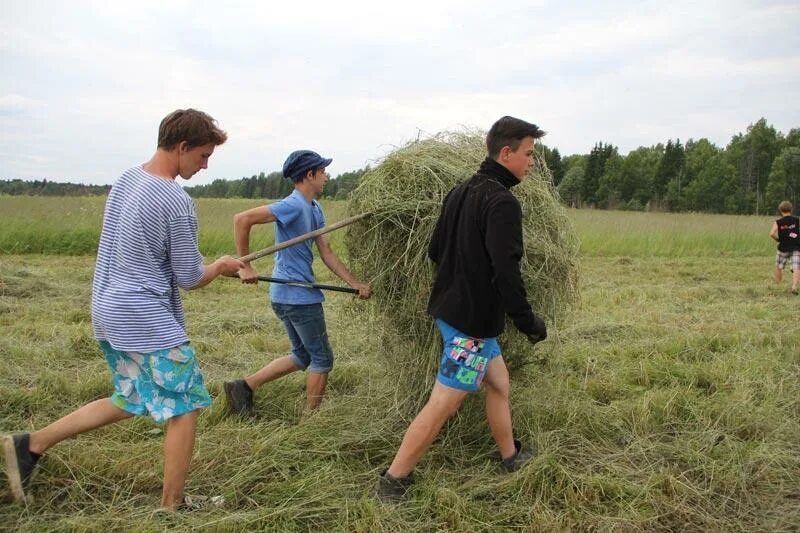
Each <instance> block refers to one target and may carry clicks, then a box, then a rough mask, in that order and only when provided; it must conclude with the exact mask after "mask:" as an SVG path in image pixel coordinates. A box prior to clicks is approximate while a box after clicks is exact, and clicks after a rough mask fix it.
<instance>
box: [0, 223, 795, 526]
mask: <svg viewBox="0 0 800 533" xmlns="http://www.w3.org/2000/svg"><path fill="white" fill-rule="evenodd" d="M578 228H579V232H580V224H578ZM699 255H700V256H691V257H686V258H646V257H637V256H635V254H634V255H633V256H624V257H622V256H618V257H587V258H584V260H583V262H582V265H581V271H582V273H583V279H584V282H583V284H582V308H581V309H579V310H577V311H575V312H573V313H572V314H571V316H570V319H569V320H568V321H566V322H565V323H564V324H562V325H561V326H560V328H559V329H558V331H554V332H553V334H552V337H551V339H549V340H548V341H547V342H546V343H543V344H541V345H537V348H536V350H537V353H539V354H540V355H541V356H542V358H543V359H542V361H541V362H540V363H539V364H538V365H530V366H528V367H526V372H524V375H522V376H520V377H519V378H518V379H515V380H513V381H512V410H513V415H514V421H515V431H516V434H517V436H518V437H521V438H523V439H524V440H526V441H528V442H531V443H532V444H535V445H536V446H537V447H538V449H539V452H540V455H539V457H538V458H537V459H536V460H535V461H534V462H533V463H532V464H531V465H530V466H528V467H527V468H525V469H524V470H523V471H521V472H519V473H517V474H514V475H510V476H508V475H501V474H499V473H498V471H497V468H496V466H497V463H496V460H495V453H496V452H495V448H494V446H493V443H492V439H491V436H490V433H489V431H488V428H486V426H485V423H484V420H483V418H484V415H483V400H482V398H481V397H480V396H474V397H470V398H468V400H467V402H466V403H465V405H464V406H463V408H462V409H461V411H460V413H459V414H458V415H457V417H456V418H455V419H454V420H452V421H451V422H450V423H448V425H447V426H446V427H445V429H444V430H443V431H442V434H441V435H440V438H439V440H438V441H437V442H436V443H435V444H434V446H433V447H432V448H431V450H430V452H429V453H428V454H427V456H426V457H425V458H424V459H423V461H422V463H421V464H420V466H419V468H418V476H419V480H420V481H419V483H418V484H417V486H416V487H415V488H414V489H413V491H412V493H411V494H410V497H409V499H408V501H407V502H405V503H403V504H400V505H398V506H394V507H391V506H384V505H382V504H380V503H378V502H377V501H376V500H375V499H374V498H373V497H372V495H371V493H372V488H373V485H374V482H375V479H376V475H377V473H378V471H379V470H380V469H381V468H384V467H385V466H386V465H387V464H388V463H389V461H390V460H391V458H392V456H393V455H394V453H395V451H396V450H397V447H398V445H399V443H400V440H401V439H402V436H403V432H404V430H405V428H406V427H407V424H408V423H409V421H410V420H409V417H408V415H407V414H406V413H404V412H403V411H402V410H401V409H399V407H398V405H397V403H396V398H395V395H394V392H395V391H396V390H397V389H398V388H399V387H401V386H402V384H398V383H397V382H396V379H395V373H394V371H393V369H392V367H391V365H388V364H387V363H386V354H387V353H388V354H391V353H393V352H394V351H396V350H402V349H403V345H402V344H399V343H398V344H393V343H388V344H382V343H381V341H380V340H379V339H383V338H384V336H383V334H381V333H380V331H381V330H382V329H383V328H386V327H387V326H386V325H385V324H382V323H381V322H380V321H378V320H377V319H375V318H374V317H371V316H369V315H363V314H361V313H359V304H357V303H356V304H355V305H351V303H352V300H351V299H350V298H349V297H347V296H344V295H329V297H328V301H327V303H326V316H327V319H328V327H329V333H330V335H331V343H332V345H333V348H334V351H335V353H336V368H335V370H334V372H333V373H332V375H331V381H330V386H329V393H328V395H327V396H326V399H325V401H324V403H323V406H322V408H321V409H320V410H319V411H318V412H317V413H315V414H313V415H310V416H308V415H306V414H304V412H303V403H304V399H303V376H302V375H299V374H296V375H292V376H289V377H287V378H284V379H283V380H281V381H279V382H276V383H274V384H269V385H267V386H265V387H264V388H262V389H260V390H259V391H258V392H257V394H256V409H257V413H258V414H257V416H256V417H255V418H254V419H250V420H240V419H233V418H228V417H227V416H225V413H224V410H223V405H222V404H223V402H222V399H221V398H220V397H219V394H220V392H221V383H222V381H223V380H225V379H230V378H232V377H238V376H241V375H242V374H244V373H246V372H251V371H253V370H255V369H257V368H259V367H260V366H262V365H263V364H264V363H265V362H266V361H268V360H270V359H273V358H275V357H278V356H280V355H283V354H285V353H286V350H287V348H288V344H287V342H286V339H285V335H284V333H283V331H282V327H281V325H280V323H279V322H278V320H277V319H276V318H275V317H274V316H273V315H272V312H271V311H270V310H269V308H268V305H267V294H266V287H265V286H264V285H259V286H258V287H250V286H243V285H241V284H239V283H236V282H235V281H233V280H218V281H216V282H215V283H214V284H212V285H211V286H209V287H207V288H205V289H202V290H199V291H194V292H189V293H186V294H185V303H186V309H187V317H188V324H189V333H190V336H191V338H192V339H193V342H194V344H195V346H196V348H197V350H198V354H199V357H200V359H201V361H202V365H203V368H204V373H205V375H206V379H207V382H208V384H209V387H210V389H211V391H212V395H213V396H215V397H216V400H215V403H214V405H213V406H212V407H211V408H209V409H207V410H206V411H204V412H203V414H202V415H201V417H200V422H199V430H198V441H197V446H196V453H195V457H194V460H193V463H192V472H191V474H190V478H189V482H188V486H187V490H188V491H189V492H190V493H198V494H207V495H217V494H220V495H224V496H225V497H226V503H225V506H224V507H223V508H220V509H209V510H205V511H201V512H198V513H191V514H185V515H179V516H174V517H164V516H157V515H153V514H152V509H153V508H154V507H155V506H156V505H157V504H158V500H159V495H160V487H161V476H162V466H161V453H162V444H163V434H162V432H161V431H160V430H159V426H156V425H155V424H153V423H152V422H150V421H148V420H147V419H137V420H131V421H128V422H125V423H121V424H117V425H115V426H112V427H108V428H104V429H101V430H98V431H94V432H91V433H87V434H85V435H82V436H80V437H78V438H77V439H73V440H69V441H66V442H63V443H61V444H59V445H58V446H56V447H55V448H53V449H52V450H51V451H50V452H49V453H48V454H47V456H46V457H45V458H44V459H43V462H42V468H41V470H40V471H39V472H38V473H37V474H36V476H35V477H34V479H33V487H32V488H33V494H34V497H35V499H36V501H35V503H34V504H33V505H32V506H30V507H27V508H24V507H19V506H16V505H5V504H3V505H0V524H3V527H4V528H7V529H11V530H23V531H25V530H37V531H38V530H63V529H78V530H108V529H135V530H145V531H148V530H152V531H155V530H163V529H165V528H177V529H189V528H199V527H206V528H212V529H219V530H231V529H232V530H244V529H258V530H263V529H267V530H279V529H280V530H309V529H314V530H342V531H373V530H390V531H395V530H398V531H399V530H405V531H411V530H413V531H416V530H498V529H525V530H541V531H552V530H563V529H579V530H588V529H599V530H608V529H621V530H626V531H640V530H641V531H643V530H694V531H707V530H718V531H719V530H724V531H754V530H759V531H788V530H796V529H798V527H800V514H799V513H800V511H799V510H798V509H799V507H798V505H797V501H798V497H800V494H799V493H798V479H800V444H798V443H800V422H798V420H800V417H799V416H798V415H799V414H800V403H799V400H798V399H799V398H800V395H799V394H798V392H800V390H798V383H800V339H799V338H798V329H797V309H798V307H797V306H798V303H800V299H798V297H794V296H791V295H790V294H789V290H788V285H787V284H786V283H784V284H783V285H782V286H776V285H774V284H773V283H772V282H771V281H770V280H769V277H770V275H771V270H772V268H773V267H772V260H771V254H769V253H768V254H766V255H765V256H764V257H760V258H748V257H736V258H728V259H720V258H719V257H718V256H715V255H714V254H712V253H710V251H709V252H703V253H701V254H699ZM702 256H706V257H702ZM92 265H93V259H92V258H90V257H64V256H61V257H48V256H36V255H27V256H0V328H2V331H3V335H2V336H0V398H2V400H3V401H2V402H0V430H1V431H3V432H6V431H18V430H24V429H32V428H40V427H42V426H43V425H45V424H47V423H49V422H50V421H52V420H54V419H55V418H57V417H59V416H62V415H64V414H66V413H67V412H68V411H70V410H72V409H74V408H76V407H79V406H80V405H83V404H85V403H87V402H89V401H91V400H93V399H96V398H100V397H103V396H106V395H108V394H109V393H110V392H111V385H110V379H109V376H108V372H107V370H106V369H105V363H104V362H103V360H102V355H101V353H100V351H99V349H98V348H96V347H95V346H94V344H93V341H92V339H91V332H90V330H89V329H88V324H89V323H88V316H87V309H88V305H89V296H90V280H91V268H92ZM264 269H266V267H264ZM317 272H318V273H319V274H323V273H325V272H326V270H325V269H324V267H321V266H319V267H318V268H317ZM326 276H327V274H326ZM328 280H329V281H332V280H331V279H330V278H328ZM506 355H507V357H509V358H511V357H513V356H514V354H511V353H509V354H506ZM7 497H8V492H7V486H6V484H5V483H4V482H0V499H5V498H7Z"/></svg>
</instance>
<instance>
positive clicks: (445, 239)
mask: <svg viewBox="0 0 800 533" xmlns="http://www.w3.org/2000/svg"><path fill="white" fill-rule="evenodd" d="M517 183H519V181H518V180H517V178H516V177H515V176H514V175H513V174H512V173H511V172H510V171H509V170H508V169H506V168H505V167H504V166H502V165H501V164H500V163H498V162H496V161H495V160H493V159H490V158H487V159H486V160H485V161H484V162H483V163H482V164H481V167H480V169H479V170H478V172H477V173H476V174H475V175H474V176H472V177H471V178H470V179H469V180H467V181H466V182H464V183H462V184H461V185H458V186H457V187H455V188H454V189H453V190H452V191H450V192H449V193H448V195H447V197H445V200H444V203H443V204H442V211H441V214H440V215H439V220H438V221H437V223H436V228H435V229H434V232H433V236H432V238H431V242H430V244H429V246H428V256H429V257H430V258H431V260H433V262H434V263H436V266H437V271H436V280H435V281H434V284H433V289H432V291H431V296H430V299H429V300H428V313H429V314H430V315H431V316H433V317H434V318H439V319H441V320H444V321H445V322H447V323H448V324H450V325H452V326H454V327H455V328H457V329H459V330H461V331H463V332H464V333H466V334H468V335H471V336H474V337H496V336H498V335H499V334H500V333H502V332H503V329H504V324H505V317H504V315H505V314H508V316H509V317H510V318H511V319H512V321H513V322H514V325H515V326H516V327H517V329H519V330H520V331H522V332H523V333H526V334H532V333H536V331H537V329H536V325H535V318H534V316H535V315H534V313H533V310H532V309H531V306H530V304H529V303H528V300H527V295H526V293H525V286H524V285H523V283H522V276H521V275H520V269H519V261H520V259H521V258H522V254H523V244H522V210H521V208H520V205H519V202H518V201H517V199H516V198H514V195H513V194H511V191H510V188H511V187H513V186H514V185H516V184H517Z"/></svg>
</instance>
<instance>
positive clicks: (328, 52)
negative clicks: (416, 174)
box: [0, 0, 800, 183]
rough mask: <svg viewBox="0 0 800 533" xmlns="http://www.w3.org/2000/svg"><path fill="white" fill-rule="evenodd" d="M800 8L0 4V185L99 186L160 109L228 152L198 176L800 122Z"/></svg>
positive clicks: (137, 144) (657, 138)
mask: <svg viewBox="0 0 800 533" xmlns="http://www.w3.org/2000/svg"><path fill="white" fill-rule="evenodd" d="M799 6H800V4H797V3H796V2H773V3H765V2H758V3H749V2H725V3H722V2H703V3H700V4H696V3H689V2H681V1H677V2H672V3H669V4H664V3H661V2H651V1H645V2H632V1H631V2H614V3H608V2H606V3H602V4H598V3H556V2H545V1H531V2H517V3H506V4H503V3H500V4H498V3H496V2H489V1H474V2H471V1H462V2H455V1H453V0H446V1H441V2H430V1H425V0H409V1H408V2H403V3H391V4H389V3H381V2H372V3H366V2H360V1H349V0H348V1H344V2H307V3H304V4H297V3H256V2H245V1H234V2H226V3H224V4H220V3H210V2H202V3H196V2H189V1H188V0H181V1H174V2H168V3H164V2H160V1H155V0H152V1H151V0H147V1H141V2H136V3H134V4H125V5H123V4H120V3H116V2H101V1H99V0H96V1H92V2H80V3H68V4H64V3H59V2H45V3H28V2H22V1H15V2H9V1H7V2H5V3H4V13H3V15H2V16H0V61H2V64H3V66H4V68H3V69H2V70H0V140H2V141H3V149H2V150H0V178H13V177H21V178H40V177H44V176H46V177H48V179H72V180H75V179H83V180H85V181H90V182H101V183H109V182H111V181H113V179H114V178H115V177H116V176H117V175H118V174H119V172H120V171H121V170H122V169H124V168H125V167H127V166H129V165H132V164H135V163H138V162H141V161H143V160H145V159H147V158H148V157H149V156H150V155H151V152H152V150H153V149H154V145H155V140H156V139H155V137H156V130H157V126H158V123H159V121H160V120H161V118H162V117H163V116H164V115H165V114H166V113H168V112H170V111H172V110H173V109H176V108H182V107H189V106H191V107H197V108H200V109H203V110H205V111H208V112H209V113H211V114H212V115H213V116H215V117H216V118H217V119H218V120H219V122H220V124H221V126H222V127H223V128H224V129H226V130H227V131H228V133H229V142H228V143H226V145H225V146H223V147H221V148H220V149H219V150H218V151H216V152H215V154H214V157H213V159H212V161H211V165H210V168H209V169H208V170H207V171H205V172H203V173H201V174H199V175H198V176H196V177H195V178H194V179H193V180H192V181H193V182H195V183H206V182H209V181H211V180H212V179H215V178H238V177H241V176H245V175H251V174H255V173H258V172H261V171H271V170H276V169H279V168H280V166H281V164H282V162H283V159H284V158H285V156H286V155H287V154H288V153H289V152H290V151H291V150H293V149H296V148H300V147H305V148H312V149H316V150H318V151H320V152H322V153H324V154H326V155H329V156H331V157H333V158H334V164H333V165H332V167H331V169H330V170H331V172H332V173H333V174H334V175H335V174H337V173H340V172H345V171H348V170H352V169H354V168H357V167H360V166H362V165H364V164H366V163H368V162H370V161H373V160H374V159H376V158H379V157H381V156H382V155H384V154H385V153H386V151H387V150H389V149H391V147H393V146H396V145H399V144H402V143H403V142H405V141H407V140H409V139H412V138H413V137H415V136H416V135H417V133H418V131H420V130H421V131H423V132H426V133H435V132H437V131H439V130H443V129H455V128H459V127H461V126H470V127H479V128H483V129H485V128H487V127H488V126H489V125H490V124H491V122H492V121H493V120H495V119H496V118H498V117H499V116H501V115H504V114H512V115H518V116H521V117H523V118H527V119H529V120H532V121H534V122H536V123H537V124H540V125H541V126H542V127H543V128H544V129H546V130H547V131H548V132H549V133H548V136H547V137H546V142H547V143H548V144H550V145H551V146H556V147H558V148H559V149H560V151H561V152H562V153H563V154H567V153H573V152H588V150H590V149H591V146H592V145H593V144H594V143H595V142H597V141H601V140H602V141H605V142H612V143H614V144H617V145H618V146H620V149H621V150H622V151H623V152H625V151H627V150H630V149H633V148H635V147H637V146H639V145H651V144H655V143H657V142H664V141H665V140H666V139H668V138H675V137H680V138H681V139H686V138H688V137H690V136H692V137H695V138H697V137H701V136H707V137H709V138H710V139H711V140H713V141H714V142H717V143H719V144H724V143H725V142H727V140H728V139H729V138H730V136H731V135H733V134H734V133H736V132H738V131H743V130H744V129H745V128H746V127H747V125H748V124H749V123H751V122H753V121H755V120H758V118H760V117H761V116H765V117H766V118H767V119H768V120H769V121H770V122H772V123H773V124H774V125H775V126H776V127H777V128H778V129H781V130H783V131H786V130H788V129H789V128H790V127H797V126H799V125H800V105H799V104H798V103H797V97H796V94H797V86H798V81H800V80H798V77H799V76H800V74H798V73H800V68H798V67H800V59H799V57H800V55H798V53H797V50H800V37H798V36H797V35H798V32H797V31H796V27H797V22H798V21H800V7H799Z"/></svg>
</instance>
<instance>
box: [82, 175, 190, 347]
mask: <svg viewBox="0 0 800 533" xmlns="http://www.w3.org/2000/svg"><path fill="white" fill-rule="evenodd" d="M202 277H203V257H202V256H201V255H200V251H199V250H198V247H197V215H196V213H195V207H194V203H193V202H192V200H191V198H189V195H187V194H186V192H185V191H184V190H183V189H182V188H181V187H180V185H178V184H177V183H175V181H174V180H169V179H165V178H160V177H158V176H153V175H151V174H148V173H147V172H145V171H144V170H143V169H142V167H141V166H137V167H133V168H131V169H128V170H126V171H125V172H124V173H123V174H122V176H121V177H120V178H119V180H117V182H116V183H115V184H114V185H113V187H112V188H111V192H110V193H109V195H108V200H107V201H106V207H105V214H104V215H103V231H102V233H101V234H100V245H99V247H98V251H97V263H96V265H95V272H94V282H93V284H92V325H93V326H94V334H95V337H96V338H97V339H98V340H105V341H108V342H109V344H111V346H113V347H114V348H116V349H117V350H124V351H136V352H152V351H156V350H161V349H165V348H171V347H174V346H179V345H181V344H183V343H185V342H187V341H188V340H189V339H188V337H187V335H186V321H185V318H184V314H183V305H182V304H181V297H180V293H179V291H178V288H179V287H180V288H184V289H188V288H191V287H193V286H195V285H197V283H198V282H199V281H200V279H201V278H202Z"/></svg>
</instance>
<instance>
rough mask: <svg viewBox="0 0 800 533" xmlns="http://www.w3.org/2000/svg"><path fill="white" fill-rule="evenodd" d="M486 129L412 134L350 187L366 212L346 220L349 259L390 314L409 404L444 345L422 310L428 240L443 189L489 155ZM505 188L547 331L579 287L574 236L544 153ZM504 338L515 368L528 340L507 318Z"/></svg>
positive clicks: (528, 351) (422, 389) (429, 270)
mask: <svg viewBox="0 0 800 533" xmlns="http://www.w3.org/2000/svg"><path fill="white" fill-rule="evenodd" d="M485 138H486V137H485V134H484V133H482V132H466V133H442V134H439V135H437V136H435V137H433V138H431V139H426V140H422V141H416V142H412V143H410V144H408V145H406V146H404V147H401V148H399V149H397V150H395V151H394V152H392V153H391V154H389V155H388V156H386V158H385V159H384V160H383V161H382V162H381V163H380V164H379V165H378V166H376V167H375V168H374V169H372V170H370V171H369V172H367V173H366V174H365V175H364V176H363V177H362V180H361V184H360V185H359V187H358V188H357V189H356V190H355V191H353V193H352V195H351V197H350V205H349V210H350V214H351V215H354V214H358V213H364V212H371V213H373V216H371V217H368V218H366V219H364V220H362V221H360V222H358V223H357V224H354V225H353V226H351V227H350V228H349V230H348V233H347V237H346V245H347V250H348V257H349V263H350V265H351V266H352V268H353V270H354V271H355V272H356V273H357V275H358V276H359V277H360V278H361V279H365V280H369V282H370V284H371V285H372V289H373V297H372V300H371V301H372V302H373V304H374V305H375V309H376V311H378V312H379V313H380V314H382V315H383V316H384V317H385V319H386V323H387V332H388V337H389V338H387V339H384V341H385V342H384V344H383V347H384V349H385V350H386V354H385V355H386V357H387V358H390V359H391V362H390V364H391V367H392V370H391V373H392V374H393V375H395V376H397V379H398V380H399V381H400V390H399V392H401V393H402V395H403V397H404V399H407V400H410V401H411V402H412V403H413V404H414V405H415V406H416V405H418V404H419V403H420V402H421V401H424V400H426V399H427V392H428V390H429V389H430V387H431V386H432V383H433V379H434V378H435V369H436V368H437V365H438V354H439V353H440V352H441V338H440V337H439V333H438V331H437V330H436V328H435V325H434V323H433V321H432V320H431V318H430V317H429V316H428V315H427V314H426V312H425V309H426V306H427V301H428V296H429V294H430V290H431V286H432V282H433V272H434V270H433V263H432V262H431V261H430V260H429V259H428V257H427V249H428V242H429V241H430V237H431V234H432V233H433V229H434V226H435V224H436V220H437V218H438V216H439V211H440V208H441V205H442V201H443V199H444V197H445V195H446V194H447V193H448V192H449V191H450V190H451V189H452V188H453V187H455V186H456V185H457V184H459V183H461V182H462V181H464V180H466V179H468V178H469V177H470V176H472V175H473V174H474V173H475V171H476V170H477V168H478V166H479V165H480V163H481V161H483V159H484V158H485V157H486V145H485ZM512 191H513V192H514V195H515V196H516V197H517V199H518V200H519V201H520V204H521V205H522V216H523V234H524V241H525V256H524V257H523V259H522V262H521V265H520V266H521V270H522V276H523V280H524V282H525V288H526V289H527V293H528V300H529V301H530V303H531V306H532V307H533V309H534V311H535V312H536V313H538V314H539V315H541V316H543V317H545V320H546V322H547V324H548V328H549V331H550V332H551V334H552V333H554V329H555V327H556V325H557V323H558V322H557V321H558V319H559V317H561V316H562V315H563V313H564V312H565V311H566V310H567V309H569V307H570V306H571V305H572V304H574V303H575V302H576V300H577V297H578V288H577V283H578V276H577V268H576V263H577V249H578V241H577V238H576V236H575V233H574V231H573V228H572V224H571V222H570V220H569V218H568V217H567V214H566V211H565V209H564V208H563V207H562V206H561V204H560V203H559V199H558V195H557V193H556V192H555V189H554V188H553V185H552V178H551V175H550V172H549V170H548V169H547V167H546V165H545V164H544V161H543V160H540V161H538V164H537V167H536V171H535V173H533V175H529V177H528V179H527V180H525V182H523V183H521V184H520V185H517V186H516V187H514V188H513V189H512ZM501 346H502V347H503V352H504V357H505V358H506V361H507V362H508V364H509V368H511V369H512V371H514V370H516V369H519V368H520V367H522V366H524V365H525V363H527V362H530V361H531V360H532V359H533V358H534V356H533V349H532V347H531V345H530V343H529V342H528V341H527V339H526V338H525V337H524V336H522V335H521V334H519V333H518V332H517V331H516V329H515V328H514V327H513V325H511V324H510V323H509V324H508V325H507V328H506V333H505V334H504V335H503V336H502V338H501ZM398 372H399V374H398Z"/></svg>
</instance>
